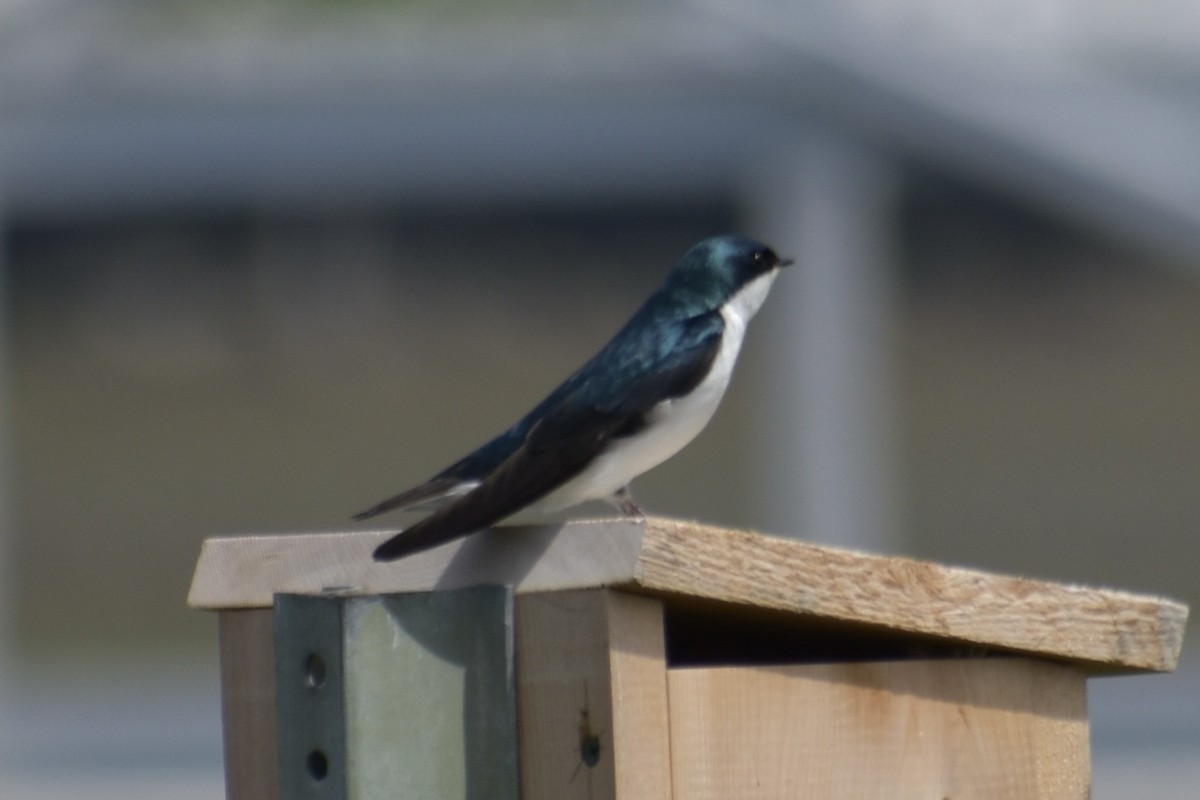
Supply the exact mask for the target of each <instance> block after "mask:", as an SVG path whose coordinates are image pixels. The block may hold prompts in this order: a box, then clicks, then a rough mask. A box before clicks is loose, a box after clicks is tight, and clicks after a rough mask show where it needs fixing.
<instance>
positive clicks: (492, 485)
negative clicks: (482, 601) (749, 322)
mask: <svg viewBox="0 0 1200 800" xmlns="http://www.w3.org/2000/svg"><path fill="white" fill-rule="evenodd" d="M682 325H683V328H682V329H681V335H678V336H676V337H675V338H674V339H672V340H671V341H661V340H657V341H642V342H637V341H632V340H631V341H625V342H620V343H615V344H617V345H618V347H617V348H616V350H620V348H622V347H623V348H624V350H623V351H620V352H617V351H616V350H610V349H608V348H606V350H605V351H602V352H601V353H600V354H599V355H598V356H597V358H596V359H595V360H593V361H592V362H590V363H589V365H587V366H586V367H585V368H584V370H583V371H581V373H580V374H579V376H578V378H579V379H578V380H576V381H575V382H574V388H573V389H572V391H570V392H569V393H566V394H564V395H563V396H561V397H560V398H559V399H558V401H557V402H556V403H554V405H553V406H552V407H550V408H548V409H546V410H545V413H544V414H543V415H542V417H541V418H540V419H539V420H538V422H537V423H536V424H535V425H533V427H532V428H531V429H530V431H529V433H528V435H527V436H526V437H525V440H524V442H523V443H522V444H521V446H520V447H518V448H517V449H516V450H515V451H514V452H513V453H512V454H511V455H510V456H509V457H508V458H507V459H506V460H505V461H504V462H503V463H501V464H500V466H499V467H497V468H496V469H495V470H494V471H493V472H492V473H491V474H490V475H488V476H487V477H486V478H485V479H484V480H483V481H482V482H481V483H480V484H479V486H477V487H475V488H474V489H473V490H471V491H470V492H468V493H466V494H464V495H463V496H462V497H460V498H458V499H457V500H455V501H454V502H452V503H450V504H449V505H446V506H444V507H443V508H441V509H439V510H438V511H435V512H434V513H433V514H431V515H430V516H428V517H426V518H425V519H423V520H421V521H420V522H418V523H416V524H414V525H412V526H411V527H409V528H408V529H407V530H405V531H402V532H401V533H398V534H396V535H395V536H393V537H392V538H391V539H388V540H387V541H386V542H384V543H383V544H381V545H380V546H379V547H378V548H377V549H376V550H375V559H376V560H377V561H393V560H395V559H397V558H402V557H403V556H406V555H410V554H412V553H416V552H420V551H422V550H427V549H429V548H432V547H436V546H438V545H440V544H444V543H445V542H448V541H451V540H453V539H456V538H458V537H460V536H465V535H466V534H468V533H470V532H471V531H475V530H479V529H480V528H485V527H487V526H488V525H491V524H493V523H495V522H498V521H500V520H502V519H504V518H505V517H507V516H510V515H511V514H514V513H516V512H517V511H520V510H521V509H522V508H525V507H526V506H528V505H530V504H532V503H534V502H536V501H537V500H539V499H541V498H542V497H545V496H546V495H547V494H549V493H550V492H552V491H554V490H555V489H557V488H558V487H559V486H561V485H562V484H564V483H566V482H567V481H568V480H570V479H571V478H573V477H575V476H576V475H578V474H579V473H580V472H582V471H583V470H584V468H585V467H586V466H587V465H588V464H589V463H590V462H591V460H592V459H593V458H595V457H596V456H597V455H599V454H600V453H601V452H603V450H604V449H605V447H607V446H608V444H609V442H610V441H612V439H614V438H617V437H621V436H629V435H632V434H634V433H636V432H637V431H638V430H640V429H641V428H642V427H643V426H644V424H645V422H646V419H645V418H646V414H647V413H648V412H649V411H650V410H651V409H653V408H654V407H655V406H656V405H658V403H660V402H662V401H663V400H665V399H667V398H672V397H679V396H681V395H684V394H687V393H688V392H689V391H691V390H692V389H694V388H695V387H696V385H697V384H698V383H699V382H700V381H701V380H703V378H704V376H705V375H707V374H708V370H709V367H710V366H711V365H712V362H713V359H714V358H716V355H717V352H718V351H719V350H720V346H721V333H722V331H723V330H724V320H722V318H721V316H720V314H718V313H717V312H711V313H708V314H704V315H701V316H699V317H695V318H692V319H690V320H686V321H685V322H684V323H682ZM680 342H685V344H683V345H681V344H680ZM634 351H636V352H634ZM613 364H625V365H628V366H626V368H625V370H624V375H621V374H620V373H617V377H616V379H615V380H614V381H613V383H612V385H613V387H614V388H612V389H610V390H607V391H605V392H603V393H601V392H597V391H596V390H595V389H594V387H593V385H592V383H591V381H589V380H588V372H587V370H588V368H589V367H591V368H593V374H596V375H601V374H603V375H605V376H606V378H608V379H609V380H612V379H613V375H614V373H613V370H612V365H613ZM552 396H553V395H552Z"/></svg>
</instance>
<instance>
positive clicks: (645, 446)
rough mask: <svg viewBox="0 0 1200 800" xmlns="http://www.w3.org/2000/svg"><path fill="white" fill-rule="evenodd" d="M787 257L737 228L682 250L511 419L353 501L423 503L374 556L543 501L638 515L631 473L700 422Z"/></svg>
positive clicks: (688, 436) (405, 550) (429, 544)
mask: <svg viewBox="0 0 1200 800" xmlns="http://www.w3.org/2000/svg"><path fill="white" fill-rule="evenodd" d="M791 263H792V260H791V259H786V258H780V257H779V256H778V255H776V253H775V251H774V250H772V249H771V248H770V247H768V246H767V245H765V244H762V243H761V242H758V241H756V240H754V239H752V238H749V237H747V236H742V235H724V236H717V237H714V238H710V239H706V240H704V241H702V242H700V243H698V244H696V245H694V246H693V247H691V248H690V249H688V250H687V251H686V252H685V253H684V254H683V256H682V258H680V260H679V261H678V262H677V263H676V264H675V265H674V267H672V268H671V270H670V272H669V273H668V274H667V277H666V280H665V281H664V282H663V283H662V284H661V285H660V286H659V287H658V288H657V289H656V290H655V291H654V292H653V293H652V294H651V295H650V297H649V298H648V299H647V300H646V301H645V303H643V304H642V306H641V307H640V308H638V309H637V311H636V312H634V314H633V316H632V317H630V318H629V320H628V321H627V322H626V323H625V325H624V326H622V327H621V328H620V330H618V331H617V333H616V335H615V336H613V338H612V339H611V340H609V342H608V343H607V344H605V345H604V346H603V347H602V348H601V349H600V351H599V352H598V353H596V355H595V356H593V357H592V358H591V359H590V360H589V361H587V362H586V363H585V364H584V365H583V366H582V367H580V368H579V369H578V370H576V371H575V372H574V373H573V374H571V375H570V377H568V378H567V379H566V380H565V381H563V382H562V384H560V385H559V386H558V388H556V389H554V391H552V392H550V394H549V395H547V396H546V398H545V399H543V400H542V401H541V402H540V403H538V404H537V405H536V406H534V407H533V409H532V410H531V411H529V412H528V413H527V414H525V416H523V417H521V418H520V420H518V421H517V422H516V423H515V424H514V425H513V426H512V427H510V428H508V429H507V430H505V431H504V432H503V433H501V434H500V435H499V436H497V437H496V438H494V439H492V440H491V441H489V442H487V443H486V444H484V445H483V446H482V447H480V448H479V449H477V450H475V451H474V452H472V453H470V454H469V455H467V456H465V457H464V458H462V459H460V460H458V461H456V462H454V463H453V464H451V465H450V466H449V467H447V468H446V469H444V470H442V471H441V472H439V473H437V474H436V475H434V476H433V477H432V478H430V479H429V480H427V481H425V482H424V483H421V484H419V485H418V486H415V487H413V488H411V489H408V490H407V491H404V492H401V493H400V494H397V495H395V496H393V497H389V498H388V499H386V500H383V501H382V502H380V503H377V504H376V505H374V506H372V507H370V508H368V509H367V510H365V511H362V512H359V513H358V514H355V515H354V516H353V518H354V519H355V520H364V519H368V518H371V517H375V516H377V515H379V514H383V513H384V512H388V511H393V510H406V511H423V510H430V511H431V513H429V515H428V516H426V517H424V518H423V519H421V520H419V521H417V522H416V523H414V524H413V525H411V526H409V527H408V528H406V529H404V530H402V531H400V532H399V533H397V534H395V535H394V536H392V537H391V538H389V539H387V540H386V541H385V542H383V543H382V544H381V545H379V546H378V547H377V548H376V549H375V551H374V553H373V557H374V559H375V560H376V561H394V560H396V559H399V558H403V557H405V556H408V555H411V554H413V553H418V552H421V551H423V550H428V549H430V548H433V547H437V546H438V545H441V544H444V543H446V542H449V541H452V540H454V539H457V538H460V537H463V536H466V535H468V534H470V533H473V532H475V531H478V530H482V529H484V528H487V527H490V526H491V525H493V524H495V523H497V522H499V521H501V520H503V519H505V518H507V517H509V516H512V515H513V514H515V513H517V512H519V511H523V510H525V509H534V510H537V511H541V512H543V513H553V512H557V511H562V510H564V509H567V508H571V507H573V506H576V505H578V504H580V503H583V502H585V501H588V500H597V499H605V500H608V501H610V502H611V503H613V505H615V506H616V507H617V509H618V510H619V511H620V513H621V514H622V515H624V516H626V517H630V518H633V519H645V514H644V513H643V511H642V509H641V508H640V506H638V504H637V503H636V502H635V501H634V499H633V495H632V494H631V492H630V489H629V484H630V482H631V481H632V480H633V479H634V478H636V477H637V476H638V475H641V474H642V473H644V472H646V471H647V470H649V469H652V468H653V467H656V466H658V465H659V464H661V463H662V462H663V461H665V460H667V459H668V458H670V457H671V456H673V455H675V454H676V453H677V452H679V450H681V449H682V448H683V447H684V446H685V445H687V444H688V443H689V442H690V441H691V440H692V439H693V438H695V437H696V435H697V434H699V433H700V431H701V430H702V429H703V428H704V427H705V426H706V425H707V424H708V422H709V420H710V419H711V418H712V416H713V413H714V412H715V411H716V409H717V406H718V404H719V403H720V401H721V398H722V397H723V396H724V394H725V389H726V388H727V387H728V385H729V380H730V376H731V375H732V373H733V367H734V363H735V362H736V361H737V357H738V353H739V351H740V350H741V347H742V340H743V337H744V335H745V332H746V325H747V323H749V322H750V319H751V318H752V317H753V316H754V315H755V313H757V312H758V310H759V308H760V307H761V306H762V304H763V302H764V301H765V300H766V297H767V293H768V292H769V290H770V288H771V284H772V283H773V282H774V280H775V278H776V277H777V276H778V274H779V273H780V271H781V269H782V268H783V267H786V266H788V265H790V264H791Z"/></svg>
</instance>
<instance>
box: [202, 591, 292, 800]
mask: <svg viewBox="0 0 1200 800" xmlns="http://www.w3.org/2000/svg"><path fill="white" fill-rule="evenodd" d="M217 625H218V638H219V641H220V649H221V726H222V729H223V731H224V736H223V739H224V746H225V796H226V798H227V800H277V799H278V798H279V796H280V795H279V770H278V767H277V765H278V761H279V759H278V749H277V741H278V739H277V731H276V725H275V644H274V615H273V614H272V611H271V609H270V608H254V609H226V610H224V611H221V613H220V614H219V615H218V619H217Z"/></svg>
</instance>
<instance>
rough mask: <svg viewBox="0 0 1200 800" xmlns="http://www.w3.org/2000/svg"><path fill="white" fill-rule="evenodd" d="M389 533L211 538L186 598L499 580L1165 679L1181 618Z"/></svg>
mask: <svg viewBox="0 0 1200 800" xmlns="http://www.w3.org/2000/svg"><path fill="white" fill-rule="evenodd" d="M388 535H389V533H388V532H384V531H374V532H363V533H339V534H304V535H299V536H273V537H241V538H237V539H210V540H208V541H207V542H206V543H205V546H204V549H203V551H202V552H201V557H200V562H199V564H198V565H197V568H196V574H195V577H194V579H193V583H192V591H191V594H190V596H189V601H190V602H191V604H192V605H193V606H197V607H202V608H215V609H220V608H238V607H258V606H265V605H268V604H269V603H270V598H271V595H272V593H273V592H282V591H287V592H298V593H320V592H327V591H337V592H343V593H354V594H371V593H380V592H401V591H421V590H426V589H430V588H439V589H444V588H452V587H457V586H469V585H476V584H485V583H502V584H506V585H512V586H514V587H516V590H517V591H518V592H529V591H549V590H557V589H570V588H586V587H598V586H615V587H620V588H623V589H626V590H628V591H640V592H646V593H652V594H657V595H664V596H667V597H668V602H673V601H672V600H671V599H670V598H672V597H674V598H700V599H705V600H711V601H716V602H719V603H725V604H730V605H732V606H740V607H750V608H757V609H767V610H774V611H779V612H785V613H787V614H790V615H792V616H794V617H796V618H803V619H810V620H817V621H821V622H823V623H834V624H845V625H851V626H857V627H858V628H859V629H860V630H861V631H862V635H863V636H870V632H871V630H872V629H875V630H878V631H880V632H891V633H905V634H918V635H919V636H920V637H925V638H926V639H928V638H932V639H936V640H940V641H942V642H944V643H947V644H959V645H968V646H971V647H984V648H989V649H997V648H999V649H1005V650H1010V651H1014V652H1021V653H1027V654H1031V655H1039V656H1044V657H1050V658H1055V659H1061V660H1068V661H1072V662H1075V663H1079V664H1081V665H1083V666H1085V667H1086V668H1088V669H1089V670H1092V671H1094V672H1130V671H1133V672H1136V671H1143V670H1160V671H1161V670H1171V669H1174V667H1175V664H1176V663H1177V661H1178V658H1179V651H1180V648H1181V646H1182V642H1183V630H1184V623H1185V622H1186V620H1187V607H1186V606H1184V605H1182V604H1180V603H1176V602H1172V601H1170V600H1164V599H1162V598H1158V597H1150V596H1144V595H1135V594H1130V593H1127V592H1120V591H1112V590H1106V589H1095V588H1089V587H1083V586H1074V585H1065V584H1056V583H1050V582H1046V581H1034V580H1029V579H1025V578H1015V577H1009V576H1003V575H992V574H988V573H985V572H981V571H978V570H970V569H961V568H957V567H947V566H942V565H938V564H932V563H929V562H922V561H916V560H913V559H907V558H894V557H886V556H875V555H867V554H863V553H855V552H850V551H846V550H838V549H835V548H830V547H823V546H818V545H812V544H807V543H804V542H799V541H796V540H792V539H782V538H775V537H770V536H764V535H761V534H756V533H749V532H744V531H734V530H725V529H720V528H713V527H710V526H705V525H699V524H696V523H687V522H679V521H674V520H666V519H656V518H651V519H648V520H646V521H645V523H641V524H638V523H631V522H620V521H610V522H603V521H594V522H573V523H567V524H564V525H558V526H546V527H538V528H502V529H497V530H495V531H488V532H484V533H481V534H476V535H474V536H470V537H467V538H466V539H465V540H463V541H460V542H454V543H451V544H448V545H445V546H443V547H441V548H438V549H436V550H432V551H430V552H428V553H422V554H419V555H417V556H414V557H412V558H409V559H404V560H402V561H399V562H396V563H394V564H376V563H375V562H373V561H371V559H370V552H371V550H372V548H373V547H374V546H375V545H376V544H378V543H379V542H380V541H382V540H383V539H384V538H386V537H387V536H388Z"/></svg>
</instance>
